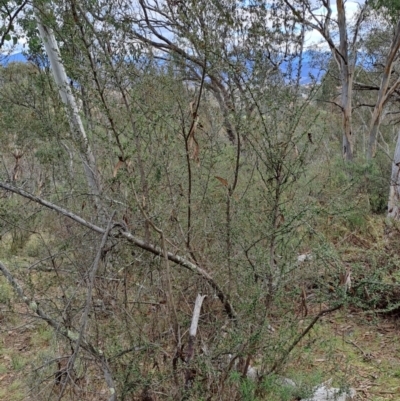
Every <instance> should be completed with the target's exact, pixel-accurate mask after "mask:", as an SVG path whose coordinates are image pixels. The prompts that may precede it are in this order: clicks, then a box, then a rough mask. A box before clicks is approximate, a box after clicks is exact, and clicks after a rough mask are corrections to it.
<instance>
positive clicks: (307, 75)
mask: <svg viewBox="0 0 400 401" xmlns="http://www.w3.org/2000/svg"><path fill="white" fill-rule="evenodd" d="M27 61H28V59H27V58H26V56H25V55H24V54H23V53H15V54H11V55H9V56H7V55H2V56H1V55H0V65H3V66H6V65H7V64H9V63H17V62H20V63H26V62H27ZM297 63H298V61H296V60H295V61H294V62H293V63H292V76H293V77H295V76H296V74H297V71H296V69H297ZM312 64H313V63H312V57H311V55H310V54H307V53H305V54H304V55H303V62H302V67H301V74H300V75H301V79H300V83H301V84H303V85H306V84H308V83H310V82H311V81H312V79H311V77H313V78H314V79H315V80H317V81H320V80H321V78H322V75H323V71H321V70H320V69H319V68H316V67H315V66H313V65H312ZM287 69H288V63H282V65H281V70H282V72H284V73H285V72H286V71H287Z"/></svg>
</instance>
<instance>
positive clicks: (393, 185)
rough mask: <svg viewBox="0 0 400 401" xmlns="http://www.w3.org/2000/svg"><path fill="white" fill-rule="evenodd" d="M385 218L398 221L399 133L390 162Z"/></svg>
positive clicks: (399, 191)
mask: <svg viewBox="0 0 400 401" xmlns="http://www.w3.org/2000/svg"><path fill="white" fill-rule="evenodd" d="M387 217H389V218H392V219H395V220H400V132H399V133H398V134H397V143H396V150H395V152H394V157H393V161H392V176H391V179H390V192H389V202H388V215H387Z"/></svg>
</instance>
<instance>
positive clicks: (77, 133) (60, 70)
mask: <svg viewBox="0 0 400 401" xmlns="http://www.w3.org/2000/svg"><path fill="white" fill-rule="evenodd" d="M35 18H36V21H37V23H38V30H39V34H40V37H41V39H42V41H43V45H44V47H45V50H46V53H47V56H48V58H49V61H50V66H51V69H52V73H53V76H54V80H55V82H56V84H57V87H58V90H59V94H60V97H61V100H62V102H63V103H64V105H65V108H66V112H67V115H68V121H69V125H70V128H71V132H72V135H73V136H74V139H75V140H76V141H78V143H79V147H80V153H81V154H80V156H81V159H82V162H83V166H84V169H85V176H86V180H87V183H88V186H89V188H90V190H91V192H92V194H93V195H95V201H96V203H97V202H98V195H100V193H101V186H100V182H99V177H98V172H97V168H96V160H95V157H94V155H93V152H92V150H91V149H90V146H89V142H88V138H87V135H86V132H85V128H84V127H83V124H82V120H81V117H80V115H79V110H78V106H77V104H76V101H75V97H74V95H73V93H72V91H71V88H70V86H69V83H68V78H67V74H66V72H65V69H64V65H63V63H62V61H61V56H60V50H59V48H58V44H57V41H56V39H55V37H54V33H53V31H52V29H51V28H49V27H48V26H46V25H45V24H44V23H43V22H42V21H41V19H40V17H39V13H38V11H37V10H36V11H35Z"/></svg>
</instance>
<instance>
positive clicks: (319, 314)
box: [268, 304, 343, 374]
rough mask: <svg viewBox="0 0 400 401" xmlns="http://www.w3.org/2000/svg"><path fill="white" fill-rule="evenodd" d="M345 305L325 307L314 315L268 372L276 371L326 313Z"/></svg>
mask: <svg viewBox="0 0 400 401" xmlns="http://www.w3.org/2000/svg"><path fill="white" fill-rule="evenodd" d="M342 306H343V304H339V305H336V306H334V307H332V308H329V309H324V310H322V311H321V312H319V313H318V315H317V316H315V317H314V319H313V320H312V321H311V323H310V324H309V325H308V326H307V327H306V329H305V330H304V331H303V332H302V333H300V334H299V336H298V337H297V338H296V339H295V340H294V341H293V343H292V345H291V346H290V347H289V348H288V349H287V350H286V351H285V352H284V353H283V355H282V356H281V358H280V359H278V360H277V361H276V362H275V363H274V365H273V366H272V368H271V369H270V371H269V372H268V373H269V374H271V373H274V372H275V371H276V370H277V369H278V368H279V367H280V366H281V365H282V363H283V362H284V361H285V359H286V358H287V357H288V356H289V354H290V353H291V352H292V351H293V349H294V348H295V347H296V345H297V344H298V343H299V342H300V341H301V339H302V338H303V337H304V336H305V335H306V334H307V333H308V332H309V331H310V330H311V329H312V328H313V327H314V325H315V323H317V322H318V320H319V319H320V318H321V317H322V316H324V315H326V314H327V313H331V312H334V311H336V310H338V309H340V308H341V307H342Z"/></svg>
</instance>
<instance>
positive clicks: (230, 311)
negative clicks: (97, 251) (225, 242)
mask: <svg viewBox="0 0 400 401" xmlns="http://www.w3.org/2000/svg"><path fill="white" fill-rule="evenodd" d="M0 188H3V189H4V190H6V191H11V192H13V193H16V194H18V195H20V196H22V197H24V198H26V199H30V200H31V201H33V202H36V203H38V204H40V205H43V206H45V207H47V208H49V209H51V210H54V211H56V212H58V213H60V214H62V215H64V216H66V217H68V218H70V219H71V220H74V221H76V222H77V223H79V224H81V225H82V226H84V227H87V228H89V229H91V230H93V231H95V232H97V233H99V234H104V233H105V232H106V230H105V229H104V228H102V227H99V226H96V225H95V224H93V223H90V222H89V221H87V220H85V219H83V218H82V217H80V216H78V215H77V214H75V213H72V212H70V211H69V210H66V209H64V208H62V207H60V206H57V205H55V204H54V203H51V202H48V201H46V200H44V199H42V198H39V197H38V196H35V195H32V194H30V193H29V192H26V191H24V190H23V189H20V188H17V187H14V186H13V185H10V184H6V183H4V182H0ZM113 227H119V229H120V231H119V233H120V236H122V237H124V238H125V239H126V240H128V241H129V242H131V243H133V244H134V245H136V246H138V247H139V248H142V249H144V250H146V251H148V252H150V253H152V254H154V255H157V256H161V257H165V256H167V257H168V260H170V261H172V262H174V263H176V264H177V265H180V266H182V267H184V268H186V269H188V270H190V271H192V272H193V273H196V274H198V275H199V276H201V277H202V278H203V279H204V280H205V281H206V282H207V283H208V284H209V285H210V286H211V288H213V289H214V291H215V292H216V294H217V296H218V298H219V300H220V301H221V302H222V304H223V306H224V309H225V312H226V314H227V315H228V316H229V318H230V319H231V320H234V321H236V318H237V315H236V312H235V310H234V308H233V306H232V304H231V303H230V301H229V299H228V297H227V296H226V295H225V293H224V292H223V291H222V289H221V288H220V286H219V285H218V284H217V283H216V282H215V281H214V279H213V278H212V276H211V275H210V274H209V273H208V272H207V271H205V270H204V269H202V268H201V267H200V266H197V265H196V264H194V263H192V262H190V261H189V260H187V259H186V258H184V257H182V256H179V255H175V254H173V253H171V252H166V255H164V252H163V250H162V249H161V248H160V247H159V246H157V245H153V244H150V243H147V242H145V241H144V240H142V239H140V238H137V237H135V236H134V235H132V233H130V232H129V231H127V230H126V228H125V226H122V225H120V224H115V225H114V226H113Z"/></svg>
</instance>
